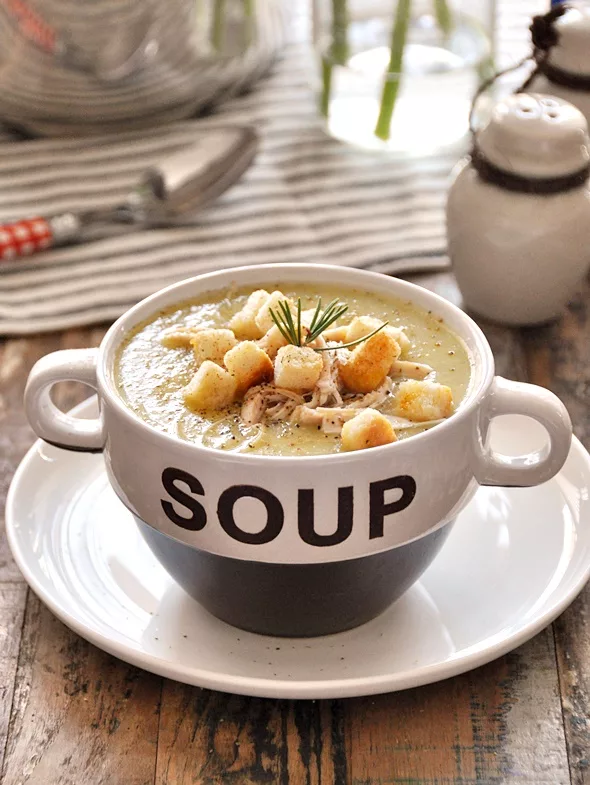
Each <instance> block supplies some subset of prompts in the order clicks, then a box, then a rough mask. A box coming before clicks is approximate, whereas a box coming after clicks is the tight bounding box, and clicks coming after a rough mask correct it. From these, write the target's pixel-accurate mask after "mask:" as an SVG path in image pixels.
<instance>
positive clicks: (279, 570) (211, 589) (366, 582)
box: [135, 518, 453, 637]
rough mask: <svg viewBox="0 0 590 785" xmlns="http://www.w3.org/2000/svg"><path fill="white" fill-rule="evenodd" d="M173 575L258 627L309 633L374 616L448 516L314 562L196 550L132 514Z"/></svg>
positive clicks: (440, 537) (204, 600)
mask: <svg viewBox="0 0 590 785" xmlns="http://www.w3.org/2000/svg"><path fill="white" fill-rule="evenodd" d="M135 520H136V522H137V525H138V526H139V530H140V531H141V534H142V535H143V538H144V539H145V541H146V542H147V544H148V545H149V547H150V549H151V550H152V552H153V553H154V555H155V556H156V558H157V559H158V560H159V562H160V563H161V564H162V565H163V566H164V567H165V569H166V570H167V571H168V572H169V573H170V575H171V576H172V577H173V578H174V580H175V581H176V582H177V583H178V584H179V585H180V586H181V587H182V588H183V589H184V590H185V591H186V592H187V593H188V594H190V595H191V596H192V597H194V599H195V600H197V602H199V603H200V604H201V605H202V606H203V607H204V608H205V609H206V610H208V611H209V612H210V613H212V614H213V615H214V616H217V617H218V618H219V619H221V620H222V621H225V622H227V623H228V624H232V625H234V626H235V627H240V628H241V629H244V630H248V631H250V632H256V633H260V634H263V635H276V636H282V637H315V636H318V635H329V634H332V633H336V632H343V631H344V630H349V629H351V628H353V627H357V626H359V625H360V624H364V623H365V622H368V621H370V620H371V619H373V618H375V616H378V615H379V614H380V613H382V612H383V611H384V610H386V608H388V607H389V605H391V603H392V602H394V601H395V600H397V599H398V598H399V597H401V595H402V594H403V593H404V592H405V591H406V590H407V589H409V587H410V586H411V585H412V584H413V583H414V582H415V581H416V580H417V579H418V578H419V577H420V575H421V574H422V573H423V572H424V570H425V569H426V568H427V567H428V565H429V564H430V563H431V561H432V560H433V559H434V557H435V556H436V555H437V553H438V552H439V550H440V549H441V547H442V546H443V544H444V542H445V540H446V538H447V536H448V534H449V532H450V530H451V528H452V524H453V522H452V521H451V522H449V523H447V524H446V525H445V526H443V527H441V528H439V529H437V530H436V531H434V532H431V533H430V534H426V535H425V536H424V537H421V538H420V539H418V540H414V541H413V542H410V543H407V544H405V545H400V546H398V547H397V548H392V549H391V550H388V551H384V552H382V553H376V554H372V555H370V556H364V557H362V558H358V559H350V560H347V561H336V562H323V563H320V564H268V563H266V562H255V561H242V560H240V559H232V558H228V557H226V556H218V555H216V554H213V553H207V552H206V551H201V550H197V549H196V548H192V547H191V546H189V545H185V544H184V543H181V542H178V541H177V540H174V539H172V538H171V537H168V536H167V535H165V534H162V533H161V532H159V531H156V530H155V529H153V528H152V527H151V526H148V524H146V523H145V522H144V521H142V520H141V519H139V518H136V519H135Z"/></svg>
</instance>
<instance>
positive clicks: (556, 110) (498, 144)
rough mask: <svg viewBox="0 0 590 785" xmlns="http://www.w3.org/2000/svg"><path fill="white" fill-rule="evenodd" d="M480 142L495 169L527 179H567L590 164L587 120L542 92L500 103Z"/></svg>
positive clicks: (482, 130) (579, 113)
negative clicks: (569, 175) (565, 177)
mask: <svg viewBox="0 0 590 785" xmlns="http://www.w3.org/2000/svg"><path fill="white" fill-rule="evenodd" d="M589 19H590V17H589ZM476 142H477V147H478V149H479V151H480V153H481V154H482V155H483V156H484V157H485V158H486V159H487V160H488V161H489V162H490V163H491V164H493V165H495V166H496V167H498V168H499V169H501V170H503V171H505V172H509V173H511V174H517V175H520V176H522V177H531V178H551V177H562V176H564V175H568V174H572V173H574V172H577V171H579V170H581V169H583V168H584V167H585V166H587V165H588V162H589V161H590V140H589V138H588V126H587V123H586V120H585V118H584V115H583V114H582V113H581V112H580V111H579V110H578V109H576V107H574V106H572V105H571V104H570V103H567V102H566V101H562V100H561V99H559V98H555V97H553V96H549V95H541V94H539V93H518V94H516V95H511V96H509V97H507V98H505V99H504V100H502V101H500V102H498V103H497V104H496V106H495V107H494V110H493V112H492V117H491V119H490V121H489V123H488V124H487V125H486V126H485V127H484V128H482V129H481V130H480V131H478V132H477V135H476Z"/></svg>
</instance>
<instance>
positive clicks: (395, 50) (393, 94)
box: [375, 0, 411, 142]
mask: <svg viewBox="0 0 590 785" xmlns="http://www.w3.org/2000/svg"><path fill="white" fill-rule="evenodd" d="M410 5H411V0H398V4H397V8H396V12H395V19H394V21H393V27H392V31H391V50H390V56H389V65H388V67H387V72H386V74H385V82H384V85H383V92H382V94H381V106H380V109H379V117H378V118H377V125H376V126H375V136H377V137H378V138H379V139H383V141H385V142H386V141H387V140H388V139H389V135H390V133H391V120H392V117H393V110H394V108H395V102H396V99H397V94H398V92H399V86H400V80H401V72H402V64H403V59H404V49H405V46H406V38H407V36H408V28H409V26H410Z"/></svg>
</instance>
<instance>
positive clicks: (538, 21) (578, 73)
mask: <svg viewBox="0 0 590 785" xmlns="http://www.w3.org/2000/svg"><path fill="white" fill-rule="evenodd" d="M556 9H557V13H559V12H561V13H562V16H559V17H558V18H557V19H554V20H552V21H551V22H550V23H549V24H548V25H546V24H544V23H543V17H536V18H535V20H534V21H533V26H532V27H531V30H532V36H533V44H534V46H535V51H536V57H537V60H538V65H537V73H536V74H535V76H534V77H533V78H532V79H531V80H530V81H529V83H528V88H527V89H530V90H531V91H534V92H538V93H547V94H551V95H554V96H557V97H558V98H563V99H564V100H565V101H569V102H570V103H572V104H574V106H577V107H578V109H580V111H581V112H582V113H583V115H584V116H585V117H586V121H587V122H588V124H589V125H590V3H589V2H578V3H575V2H567V3H562V4H559V5H557V6H556ZM541 52H543V54H542V56H539V55H540V54H541Z"/></svg>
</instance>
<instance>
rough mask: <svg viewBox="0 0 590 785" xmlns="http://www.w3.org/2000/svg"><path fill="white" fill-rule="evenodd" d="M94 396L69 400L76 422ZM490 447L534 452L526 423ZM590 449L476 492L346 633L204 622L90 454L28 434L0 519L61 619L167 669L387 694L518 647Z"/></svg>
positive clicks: (569, 561)
mask: <svg viewBox="0 0 590 785" xmlns="http://www.w3.org/2000/svg"><path fill="white" fill-rule="evenodd" d="M95 406H96V404H95V402H94V401H90V402H86V403H84V404H82V406H81V407H79V408H78V410H77V411H78V413H79V415H80V416H92V415H93V413H94V411H95ZM493 436H494V438H493V441H494V445H495V446H496V448H497V449H501V450H503V451H504V452H506V453H510V454H513V455H516V454H518V453H520V452H523V451H524V450H525V449H530V448H533V447H536V446H538V442H539V440H540V439H542V435H540V432H539V426H538V425H537V424H536V423H533V422H532V421H530V420H527V419H526V418H523V417H517V416H511V417H505V418H499V419H498V420H497V421H496V422H495V423H494V435H493ZM589 481H590V458H589V456H588V453H587V452H586V451H585V450H584V448H583V447H582V446H581V444H580V443H579V442H578V441H577V440H575V441H574V443H573V445H572V449H571V452H570V455H569V458H568V460H567V463H566V465H565V467H564V469H563V470H562V472H561V473H560V474H559V475H558V477H556V478H555V479H554V480H552V481H550V482H548V483H546V484H545V485H543V486H540V487H538V488H531V489H505V488H482V489H480V490H479V491H478V493H477V494H476V496H475V498H474V499H473V501H472V503H471V504H470V505H469V507H468V508H467V509H466V510H465V512H464V513H463V514H462V515H461V516H460V517H459V519H458V521H457V524H456V526H455V529H454V531H453V532H452V534H451V536H450V538H449V540H448V542H447V544H446V545H445V547H444V548H443V550H442V552H441V554H440V555H439V556H438V557H437V559H436V560H435V562H434V564H433V565H432V566H431V567H430V569H429V570H428V571H427V572H426V573H425V574H424V576H423V579H422V580H421V581H420V583H418V584H416V585H415V586H414V587H413V588H412V589H411V590H410V591H409V592H408V593H407V594H406V595H405V596H404V597H402V599H401V600H399V601H398V602H397V603H396V604H394V605H393V606H392V607H391V608H390V609H389V610H388V611H387V612H386V613H384V614H383V615H382V616H380V617H379V618H377V619H375V620H374V621H372V622H370V623H369V624H366V625H364V626H363V627H359V628H358V629H356V630H352V631H350V632H346V633H341V634H339V635H332V636H327V637H324V638H315V639H285V638H268V637H264V636H258V635H254V634H251V633H247V632H242V631H241V630H237V629H235V628H233V627H230V626H228V625H227V624H224V623H223V622H220V621H218V620H217V619H215V618H214V617H212V616H210V615H209V614H208V613H207V612H205V611H204V610H203V609H202V608H201V607H200V606H199V605H198V604H197V603H196V602H194V601H193V600H192V599H190V598H189V597H188V596H187V595H186V594H185V593H184V592H183V591H182V590H181V589H180V588H179V587H178V586H177V585H176V584H175V583H174V582H173V581H172V579H171V578H170V577H169V576H168V574H167V573H166V572H165V571H164V569H163V568H162V567H161V566H160V565H159V563H158V562H157V561H156V560H155V558H154V557H153V556H152V555H151V553H150V551H149V550H148V548H147V546H146V545H145V543H144V541H143V540H142V538H141V536H140V535H139V532H138V531H137V530H136V528H135V524H134V523H133V520H132V518H131V516H130V514H129V513H128V511H127V510H126V509H125V508H124V507H123V506H122V504H121V503H120V502H119V501H118V499H117V498H116V497H115V495H114V493H113V492H112V491H111V489H110V487H109V485H108V482H107V479H106V476H105V472H104V465H103V461H102V458H101V456H100V455H84V454H80V453H73V452H65V451H62V450H59V449H56V448H54V447H50V446H48V445H45V444H43V443H41V442H37V443H36V444H35V445H34V446H33V447H32V449H31V450H30V451H29V453H28V455H27V456H26V457H25V459H24V461H23V463H22V464H21V466H20V468H19V470H18V472H17V474H16V476H15V479H14V482H13V485H12V487H11V489H10V493H9V498H8V502H7V508H6V526H7V530H8V538H9V542H10V545H11V548H12V552H13V554H14V557H15V559H16V561H17V563H18V565H19V567H20V569H21V570H22V572H23V574H24V576H25V578H26V580H27V581H28V583H29V584H30V585H31V587H32V588H33V590H34V591H35V592H36V593H37V594H38V595H39V597H40V598H41V599H42V600H43V602H45V603H46V604H47V605H48V606H49V608H50V609H51V610H52V611H53V613H55V615H56V616H58V617H59V618H60V619H61V620H62V621H63V622H65V623H66V624H67V625H68V626H69V627H71V628H72V629H73V630H75V631H76V632H77V633H79V634H80V635H82V636H83V637H84V638H87V639H88V640H89V641H91V642H92V643H94V644H96V645H97V646H99V647H100V648H102V649H105V650H106V651H108V652H110V653H111V654H114V655H115V656H117V657H120V658H121V659H123V660H126V661H127V662H130V663H132V664H134V665H138V666H140V667H142V668H145V669H146V670H149V671H153V672H154V673H158V674H161V675H163V676H167V677H169V678H171V679H176V680H178V681H182V682H186V683H188V684H195V685H198V686H201V687H208V688H212V689H217V690H223V691H226V692H235V693H241V694H246V695H257V696H264V697H276V698H333V697H345V696H353V695H368V694H373V693H378V692H388V691H391V690H400V689H405V688H407V687H414V686H417V685H419V684H426V683H429V682H433V681H437V680H439V679H444V678H447V677H449V676H453V675H455V674H458V673H461V672H463V671H466V670H469V669H471V668H474V667H476V666H479V665H482V664H483V663H485V662H488V661H489V660H492V659H494V658H495V657H498V656H500V655H501V654H504V653H505V652H507V651H509V650H510V649H513V648H514V647H516V646H518V645H520V644H521V643H523V642H524V641H526V640H527V639H528V638H530V637H532V636H533V635H534V634H535V633H537V632H538V631H539V630H541V629H542V628H543V627H545V626H546V625H547V624H549V622H551V621H552V620H553V619H554V618H555V617H556V616H557V615H558V614H559V613H561V611H563V610H564V608H565V607H566V606H567V605H568V604H569V603H570V602H571V601H572V600H573V599H574V597H575V596H576V595H577V594H578V592H579V591H580V590H581V589H582V587H583V586H584V584H585V583H586V580H587V579H588V577H589V575H590V501H589V492H588V486H589Z"/></svg>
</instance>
